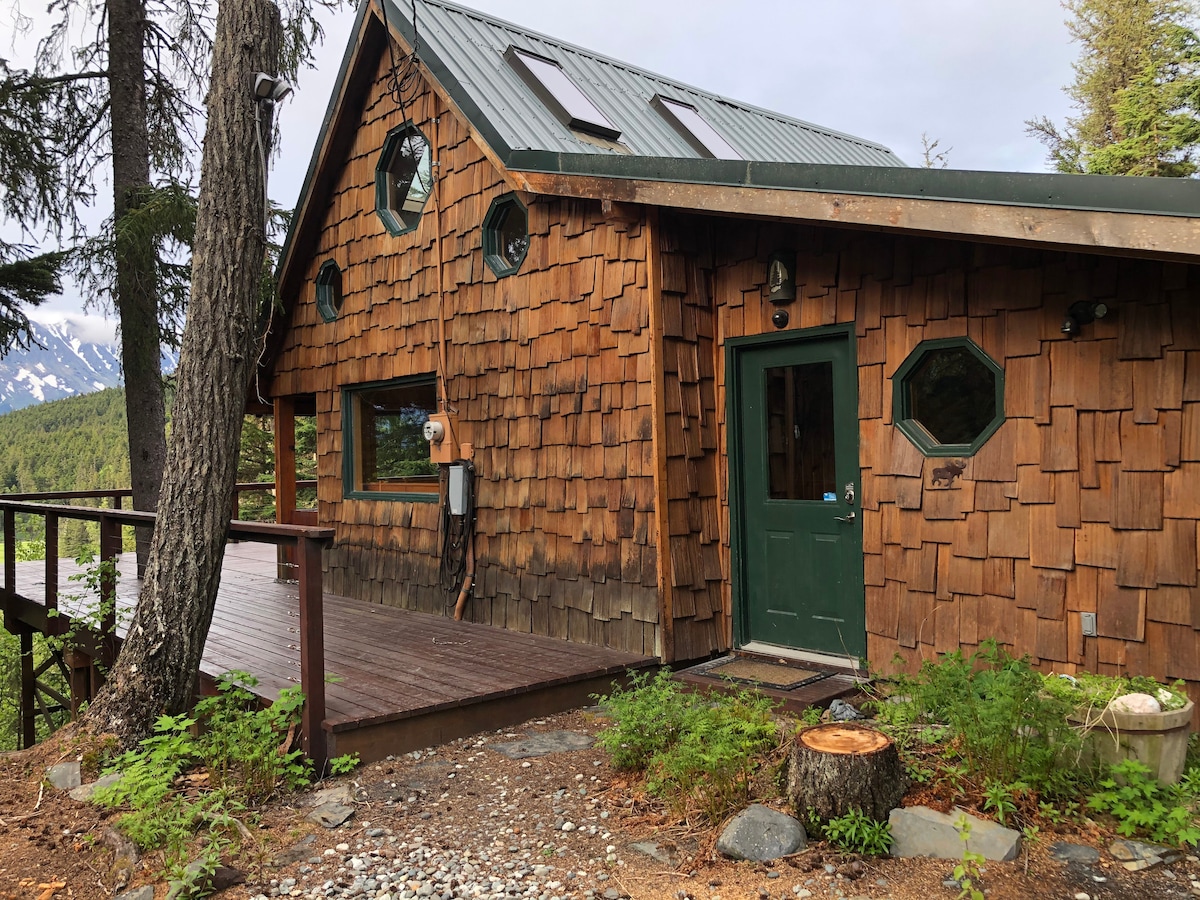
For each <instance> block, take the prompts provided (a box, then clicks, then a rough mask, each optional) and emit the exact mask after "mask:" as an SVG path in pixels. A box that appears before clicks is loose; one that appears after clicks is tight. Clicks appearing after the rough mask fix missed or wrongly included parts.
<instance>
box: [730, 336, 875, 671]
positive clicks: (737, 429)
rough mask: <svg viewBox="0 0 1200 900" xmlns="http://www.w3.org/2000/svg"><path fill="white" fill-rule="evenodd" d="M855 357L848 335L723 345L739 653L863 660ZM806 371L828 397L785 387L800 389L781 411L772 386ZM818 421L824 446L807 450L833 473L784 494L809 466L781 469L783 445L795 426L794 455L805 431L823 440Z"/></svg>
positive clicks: (814, 444)
mask: <svg viewBox="0 0 1200 900" xmlns="http://www.w3.org/2000/svg"><path fill="white" fill-rule="evenodd" d="M855 350H856V348H855V337H854V331H853V328H851V327H846V326H830V327H825V328H813V329H804V330H799V331H789V332H780V333H777V334H772V335H765V336H759V337H749V338H736V339H730V340H729V341H727V342H726V381H727V394H726V405H727V421H728V422H729V433H728V453H729V492H730V504H729V510H730V528H731V572H730V577H731V582H732V596H733V628H734V644H735V646H745V645H747V644H751V643H753V644H755V645H760V644H762V645H769V646H775V647H784V648H791V649H794V650H797V651H806V652H812V653H817V654H821V655H822V656H839V657H845V656H847V655H850V656H857V657H861V656H863V655H864V654H865V652H866V600H865V590H864V587H863V578H864V571H863V559H862V523H861V516H860V515H858V513H859V512H860V511H861V500H860V498H859V497H858V484H859V481H860V466H859V457H858V452H859V451H858V441H859V435H858V402H857V390H858V381H857V368H856V353H855ZM802 370H807V374H806V375H804V376H803V377H809V376H811V375H813V374H819V375H821V378H817V379H813V380H810V381H808V382H807V383H808V384H809V385H818V384H823V385H824V386H825V387H824V389H823V393H821V394H819V395H817V394H813V395H810V394H808V393H805V392H803V391H802V390H799V387H800V386H801V384H802V382H801V381H800V380H796V381H794V382H792V381H788V382H787V383H788V384H789V385H791V387H795V388H797V390H795V392H794V393H792V394H790V395H788V397H787V399H786V402H784V403H779V402H778V401H779V399H780V398H781V397H782V394H780V393H779V392H778V391H776V390H775V388H774V387H773V385H778V384H780V383H781V382H782V381H787V379H786V378H781V376H784V375H787V376H788V377H789V378H790V377H791V376H792V375H794V374H798V373H800V372H801V371H802ZM789 389H790V388H789ZM773 391H774V393H773ZM810 396H813V397H816V398H817V399H818V402H817V403H815V404H812V405H810V406H807V408H805V409H804V410H803V411H804V412H805V413H806V415H804V416H797V417H796V419H795V421H794V423H793V422H792V420H790V419H787V418H786V417H787V415H788V414H790V412H797V411H800V410H801V407H802V406H804V405H805V398H807V397H810ZM797 404H799V405H797ZM809 413H811V415H808V414H809ZM822 417H823V419H824V421H825V423H826V424H827V428H826V429H825V435H824V437H823V438H818V439H817V440H815V441H811V442H810V451H809V452H808V454H807V456H804V457H803V458H804V460H806V461H819V460H828V461H829V463H830V465H828V466H826V467H825V470H824V472H823V473H822V475H821V476H820V477H819V478H817V479H814V481H813V484H805V485H804V486H803V487H804V488H805V489H807V490H809V493H807V494H806V493H804V492H803V491H796V490H786V489H785V490H783V491H781V490H780V485H781V483H782V481H786V480H787V479H789V478H792V477H794V476H796V478H797V483H798V482H799V477H798V476H799V474H800V473H803V472H806V471H807V467H806V466H805V465H801V464H798V463H799V462H800V459H801V454H797V457H796V458H795V459H787V460H784V461H783V462H786V465H783V466H781V460H780V459H779V455H780V454H779V453H778V450H779V445H780V444H782V443H784V442H785V441H784V440H777V439H778V438H781V437H782V436H784V435H787V436H788V437H789V438H790V436H791V434H792V428H793V427H794V428H796V429H797V446H798V445H799V444H800V443H802V442H803V441H806V440H807V438H802V436H801V434H800V432H801V431H803V430H804V429H808V428H813V429H820V427H821V426H820V425H819V424H816V423H817V422H818V420H820V419H821V418H822ZM777 420H784V421H783V423H782V425H781V424H780V421H777ZM814 433H815V432H814ZM826 448H828V449H826ZM781 473H782V475H783V478H782V479H780V474H781ZM814 488H815V490H816V493H815V494H814V493H812V492H811V490H812V489H814Z"/></svg>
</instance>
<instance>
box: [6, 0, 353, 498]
mask: <svg viewBox="0 0 1200 900" xmlns="http://www.w3.org/2000/svg"><path fill="white" fill-rule="evenodd" d="M342 2H343V0H288V2H286V3H285V4H284V24H285V32H284V41H283V52H282V54H281V66H282V69H283V74H284V75H285V76H287V77H293V78H294V76H295V72H296V70H297V68H298V67H299V65H300V64H301V63H303V62H305V61H306V60H307V59H308V58H309V56H310V50H311V47H312V45H313V43H314V42H315V41H317V40H319V39H320V37H321V29H320V27H319V25H318V24H317V22H316V20H315V19H314V17H313V14H314V7H315V6H326V7H334V8H336V7H337V6H340V5H341V3H342ZM213 9H214V3H213V2H212V0H185V2H177V0H103V2H99V3H93V2H92V0H59V2H54V3H52V4H51V5H50V7H49V11H50V12H51V14H53V15H56V16H57V17H58V18H57V20H56V21H55V22H54V24H53V26H52V27H51V29H50V31H49V33H48V34H46V35H45V36H43V37H42V39H41V41H40V42H39V45H38V61H37V66H36V69H35V71H33V72H27V71H23V70H11V69H9V67H8V66H7V65H3V66H0V147H2V148H4V149H5V151H6V150H7V148H8V146H9V144H8V138H9V136H10V133H11V134H14V135H16V136H17V137H18V140H20V139H23V140H24V141H25V144H24V145H22V146H21V148H20V149H21V153H20V154H19V155H17V156H15V157H12V158H6V154H5V152H0V186H2V188H3V189H2V190H0V204H2V211H3V212H4V213H5V215H6V216H8V217H9V218H11V219H14V220H16V221H18V222H20V223H21V224H22V225H23V226H24V227H25V228H27V229H32V228H34V227H36V226H39V225H42V224H45V225H48V226H49V227H50V230H51V232H52V233H54V234H56V235H58V236H59V237H62V238H66V239H68V240H70V241H71V242H72V243H74V244H75V246H76V250H77V252H76V254H75V255H74V257H73V260H74V265H73V267H72V271H74V272H75V273H76V275H77V276H79V277H80V279H81V281H82V282H83V283H84V284H85V286H87V287H89V288H90V289H91V290H92V292H93V295H94V296H97V297H98V298H99V299H102V300H103V299H107V300H111V302H112V305H113V306H114V307H115V309H116V311H117V314H118V317H119V321H120V329H121V364H122V370H123V375H124V380H125V387H126V392H125V400H126V419H127V423H128V433H129V448H130V456H131V459H132V460H134V461H135V464H134V465H133V466H132V467H131V472H130V479H131V486H132V488H133V491H134V506H135V508H137V509H149V510H153V509H154V508H155V507H156V506H157V502H158V493H159V486H160V482H161V478H162V468H163V462H164V460H165V458H166V438H165V423H166V411H165V398H164V394H163V381H162V372H161V363H160V359H161V358H160V352H159V348H160V342H161V341H163V340H168V341H171V340H174V339H176V335H177V334H178V332H179V325H180V323H181V320H182V316H183V301H184V299H185V298H186V293H187V273H188V266H187V264H186V262H185V263H184V264H183V265H182V266H181V265H180V264H179V261H178V260H179V253H180V251H181V249H182V250H186V249H187V245H188V244H189V243H190V240H191V234H192V232H193V230H194V227H195V203H194V200H193V198H192V190H191V185H192V176H193V174H194V170H193V164H192V160H193V158H194V156H195V153H196V151H197V150H198V148H199V141H198V136H197V131H196V123H197V121H199V120H200V119H201V117H202V110H201V108H200V100H201V98H203V97H204V96H205V93H206V91H207V90H208V77H209V71H208V67H209V58H210V54H211V50H212V31H213ZM81 16H83V17H85V18H87V17H94V18H95V19H96V20H97V27H96V29H95V31H94V35H95V37H94V39H93V40H92V41H91V42H89V43H84V44H75V43H72V35H73V34H78V33H79V29H78V27H75V28H74V29H72V24H73V23H74V24H75V25H76V26H77V25H78V21H79V18H80V17H81ZM271 74H276V73H271ZM246 90H247V92H248V91H249V90H250V85H249V84H247V85H246ZM25 148H29V149H25ZM105 180H107V182H108V184H109V185H110V186H111V191H112V194H111V199H112V204H113V214H112V217H111V218H110V220H109V221H108V223H107V224H106V226H105V228H104V230H103V233H102V234H100V235H93V236H91V237H90V238H79V235H80V233H81V224H80V220H79V217H78V216H77V215H76V210H77V209H78V207H79V206H80V204H83V203H86V202H89V201H90V200H91V199H92V198H93V197H94V196H95V195H96V193H97V191H98V186H99V185H100V184H102V182H104V181H105ZM97 276H98V277H97ZM168 301H169V302H168Z"/></svg>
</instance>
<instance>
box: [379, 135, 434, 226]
mask: <svg viewBox="0 0 1200 900" xmlns="http://www.w3.org/2000/svg"><path fill="white" fill-rule="evenodd" d="M432 188H433V159H432V155H431V153H430V149H429V142H428V141H427V140H425V135H423V134H421V131H420V129H418V128H417V127H416V126H415V125H413V124H412V123H411V122H409V123H406V124H404V125H401V126H400V127H399V128H393V129H392V130H391V131H389V132H388V136H387V138H385V139H384V142H383V151H382V152H381V153H380V154H379V163H378V164H377V165H376V166H375V212H376V213H378V214H379V219H380V221H382V222H383V226H384V227H385V228H386V229H387V230H388V231H389V232H390V233H391V234H404V233H405V232H407V231H412V230H413V229H414V228H416V227H417V223H418V222H420V221H421V210H423V209H424V208H425V201H426V200H428V199H429V192H430V190H431V189H432Z"/></svg>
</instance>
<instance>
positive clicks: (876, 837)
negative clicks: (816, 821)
mask: <svg viewBox="0 0 1200 900" xmlns="http://www.w3.org/2000/svg"><path fill="white" fill-rule="evenodd" d="M825 839H826V840H827V841H829V842H830V843H831V844H834V845H835V846H837V847H840V848H841V849H843V850H849V851H851V852H853V853H860V854H862V855H863V856H887V854H888V851H889V850H891V848H892V826H891V824H890V823H888V822H876V821H874V820H873V819H870V818H868V817H867V816H865V815H863V813H862V810H859V809H852V810H850V811H849V812H847V813H846V814H845V815H843V816H838V817H837V818H836V819H830V820H829V822H828V823H827V824H826V825H825Z"/></svg>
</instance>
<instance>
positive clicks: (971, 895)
mask: <svg viewBox="0 0 1200 900" xmlns="http://www.w3.org/2000/svg"><path fill="white" fill-rule="evenodd" d="M954 827H955V828H956V829H957V830H958V836H959V837H960V838H961V839H962V842H963V845H964V847H965V846H966V843H967V841H969V840H970V839H971V822H970V820H969V819H968V818H967V817H966V816H965V815H964V816H960V817H959V819H958V821H957V822H956V823H955V825H954ZM986 861H987V858H986V857H985V856H984V855H983V854H982V853H975V852H973V851H971V850H966V849H964V850H963V855H962V859H961V860H960V862H959V863H958V865H956V866H955V867H954V873H953V878H954V880H955V881H957V882H958V886H959V888H960V889H961V890H960V891H959V894H958V900H984V898H983V890H982V889H981V888H980V887H979V882H980V880H981V879H982V878H983V869H981V868H980V866H981V865H983V863H985V862H986Z"/></svg>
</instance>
